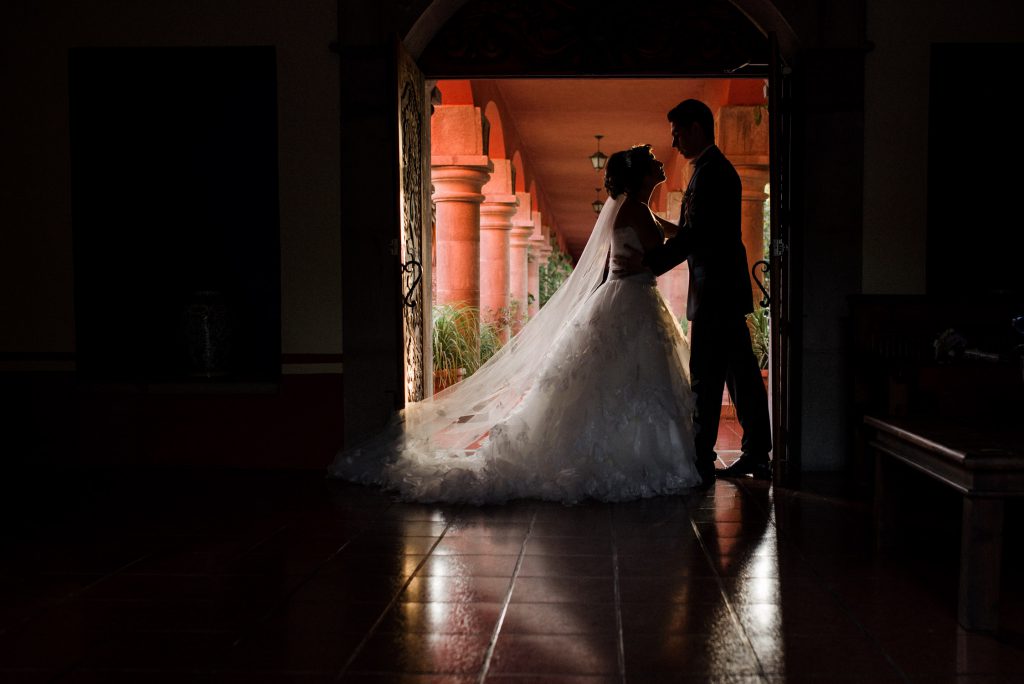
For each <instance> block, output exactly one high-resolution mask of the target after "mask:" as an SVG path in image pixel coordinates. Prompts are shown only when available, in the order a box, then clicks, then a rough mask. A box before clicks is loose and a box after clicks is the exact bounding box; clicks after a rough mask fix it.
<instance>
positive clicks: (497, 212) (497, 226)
mask: <svg viewBox="0 0 1024 684" xmlns="http://www.w3.org/2000/svg"><path fill="white" fill-rule="evenodd" d="M518 206H519V198H518V197H516V196H515V195H501V194H493V195H492V194H487V195H484V201H483V204H481V205H480V229H481V230H512V217H513V216H515V214H516V209H517V208H518Z"/></svg>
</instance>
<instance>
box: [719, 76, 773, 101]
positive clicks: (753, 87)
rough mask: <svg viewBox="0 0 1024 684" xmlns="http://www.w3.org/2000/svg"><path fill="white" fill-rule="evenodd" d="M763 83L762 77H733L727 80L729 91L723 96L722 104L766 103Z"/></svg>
mask: <svg viewBox="0 0 1024 684" xmlns="http://www.w3.org/2000/svg"><path fill="white" fill-rule="evenodd" d="M765 83H766V81H765V80H764V79H763V78H734V79H730V80H729V92H728V93H727V94H726V96H725V100H724V102H723V104H726V105H763V104H767V103H768V100H767V98H765Z"/></svg>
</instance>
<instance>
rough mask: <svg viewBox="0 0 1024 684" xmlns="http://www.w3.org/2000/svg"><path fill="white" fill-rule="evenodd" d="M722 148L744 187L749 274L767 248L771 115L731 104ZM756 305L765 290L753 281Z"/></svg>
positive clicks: (724, 116) (721, 122)
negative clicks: (766, 222)
mask: <svg viewBox="0 0 1024 684" xmlns="http://www.w3.org/2000/svg"><path fill="white" fill-rule="evenodd" d="M718 128H719V133H718V146H719V147H720V148H721V149H722V152H724V153H725V156H726V157H728V158H729V160H730V161H731V162H732V163H733V166H735V167H736V172H737V173H739V175H740V182H741V183H742V184H743V209H742V225H743V247H744V248H745V249H746V250H747V273H750V267H751V266H753V265H754V262H756V261H758V260H760V259H761V258H762V250H763V249H764V247H763V244H764V233H763V230H764V224H763V221H764V200H765V197H766V195H765V193H764V186H765V183H767V182H768V128H769V126H768V113H767V111H766V110H765V109H764V108H763V107H761V106H756V105H729V106H726V107H722V109H721V110H720V112H719V115H718ZM750 291H751V292H752V293H753V296H754V303H755V304H757V303H758V302H760V301H761V290H759V289H758V287H757V285H755V284H754V279H753V278H752V277H751V279H750Z"/></svg>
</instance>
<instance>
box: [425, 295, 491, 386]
mask: <svg viewBox="0 0 1024 684" xmlns="http://www.w3.org/2000/svg"><path fill="white" fill-rule="evenodd" d="M432 342H433V351H434V391H435V392H440V391H441V390H443V389H445V388H446V387H450V386H451V385H454V384H455V383H457V382H459V381H460V380H462V379H463V378H465V377H467V376H470V375H472V374H473V373H474V372H475V371H476V369H477V368H479V367H480V366H481V364H483V363H484V362H485V361H487V359H489V358H491V356H493V355H494V353H495V352H496V351H498V349H500V348H501V345H502V341H501V337H500V336H499V334H498V327H497V326H496V325H494V324H492V323H483V324H481V323H480V316H479V314H478V313H477V310H476V309H474V308H472V307H468V306H458V305H455V304H439V305H436V306H435V307H434V310H433V340H432Z"/></svg>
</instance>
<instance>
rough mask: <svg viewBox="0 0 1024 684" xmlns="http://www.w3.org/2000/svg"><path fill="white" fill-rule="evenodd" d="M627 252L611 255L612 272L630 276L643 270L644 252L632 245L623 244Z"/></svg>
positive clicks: (620, 275) (621, 275)
mask: <svg viewBox="0 0 1024 684" xmlns="http://www.w3.org/2000/svg"><path fill="white" fill-rule="evenodd" d="M623 247H625V248H626V249H627V250H628V251H629V253H628V254H615V255H613V256H612V273H613V274H615V275H617V276H619V277H620V278H621V277H623V276H631V275H633V274H634V273H639V272H640V271H642V270H644V253H643V252H642V251H640V250H639V249H637V248H636V247H634V246H632V245H623Z"/></svg>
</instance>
